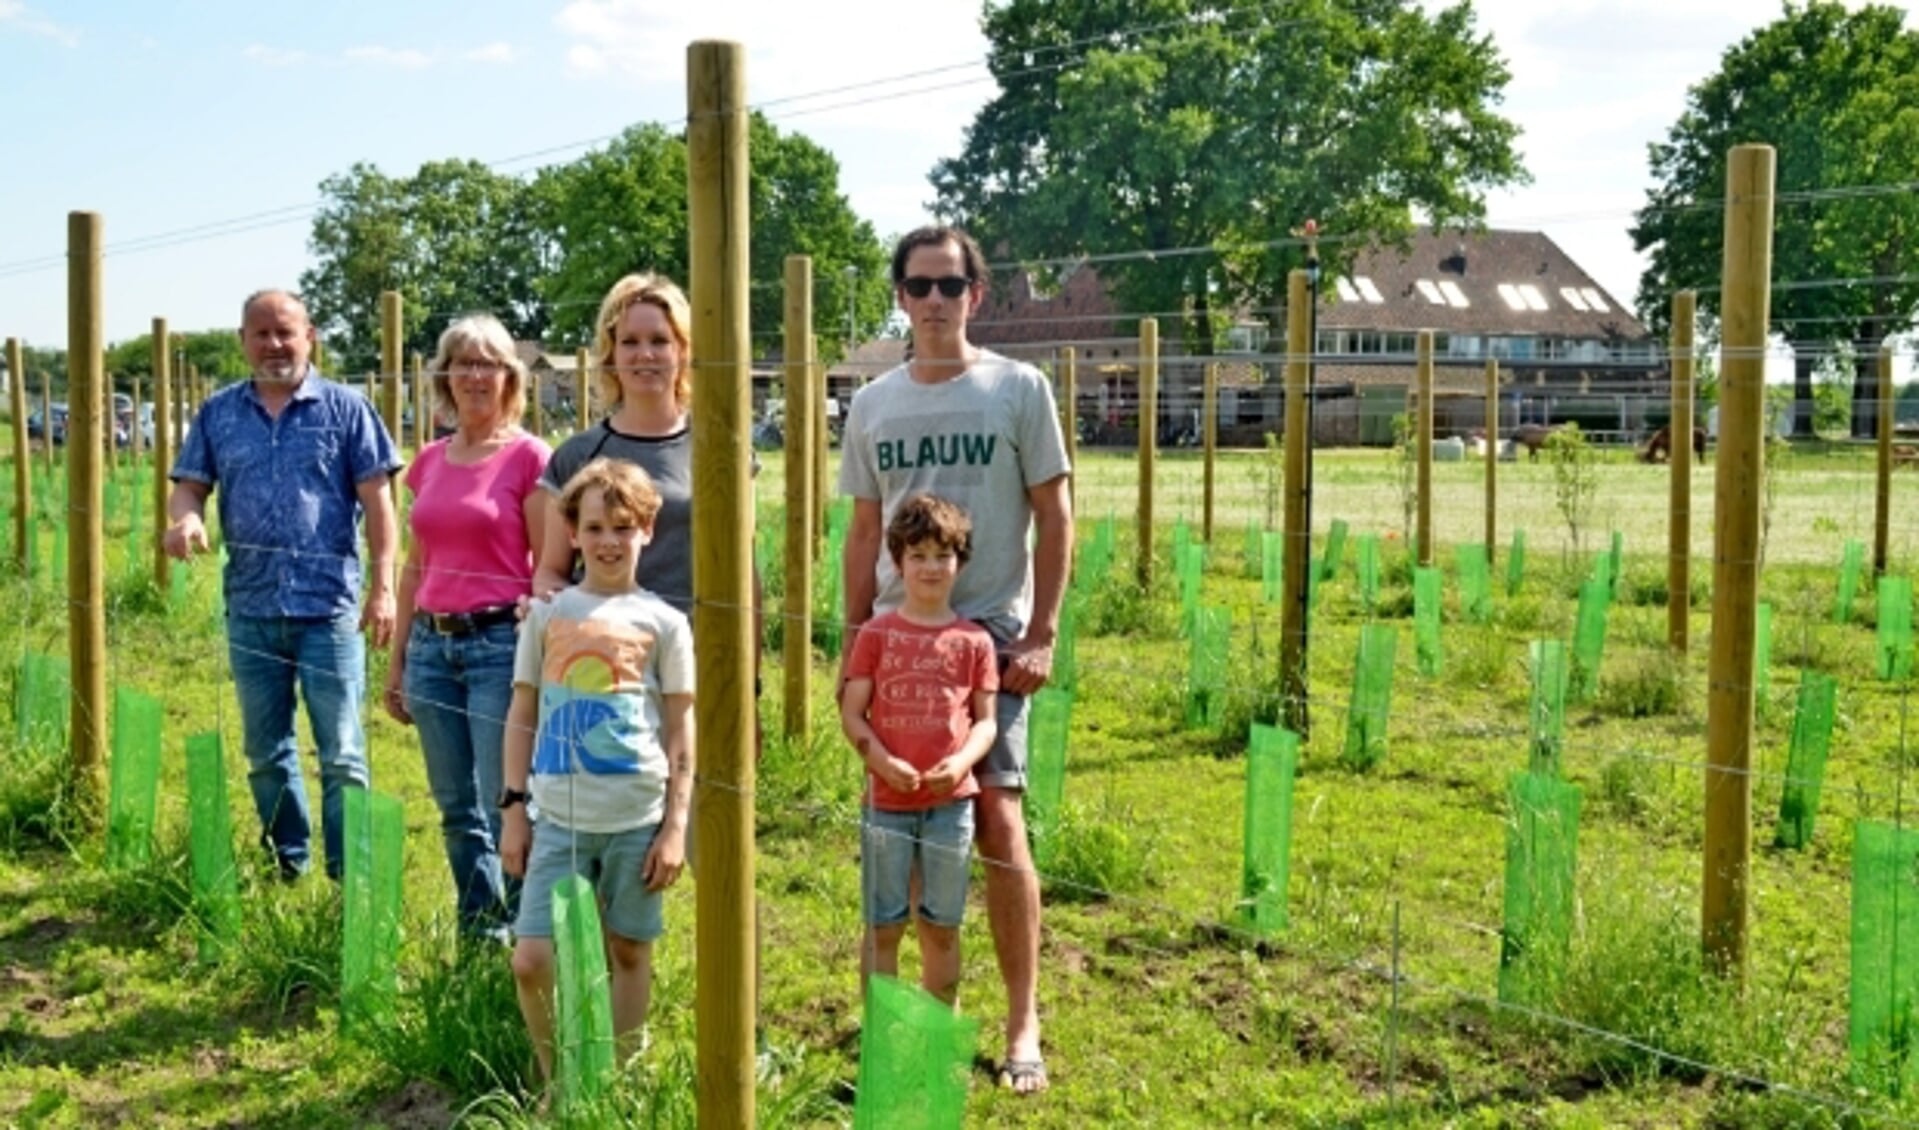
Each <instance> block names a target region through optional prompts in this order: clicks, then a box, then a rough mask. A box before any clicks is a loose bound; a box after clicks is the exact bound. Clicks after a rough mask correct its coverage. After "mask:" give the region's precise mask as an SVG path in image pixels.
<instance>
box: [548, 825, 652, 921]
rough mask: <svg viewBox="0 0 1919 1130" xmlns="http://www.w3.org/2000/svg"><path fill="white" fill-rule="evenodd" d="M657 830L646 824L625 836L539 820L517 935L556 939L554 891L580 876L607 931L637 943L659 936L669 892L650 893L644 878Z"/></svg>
mask: <svg viewBox="0 0 1919 1130" xmlns="http://www.w3.org/2000/svg"><path fill="white" fill-rule="evenodd" d="M659 830H660V826H659V825H658V824H648V825H646V826H645V827H643V828H633V829H631V830H629V831H625V832H576V831H574V830H573V829H571V828H567V827H563V826H561V825H559V824H555V823H552V822H551V821H536V822H535V823H534V825H533V847H532V850H531V851H529V852H528V853H527V861H526V882H525V883H524V884H523V885H522V886H521V888H520V916H519V918H518V919H517V920H515V922H514V923H513V932H514V933H515V934H516V935H518V936H520V937H522V938H550V937H552V936H553V888H554V887H557V886H559V884H560V881H561V880H562V879H565V878H566V877H567V876H568V875H574V874H578V875H584V876H586V879H587V881H588V882H590V883H592V884H593V889H594V890H595V891H596V892H598V894H599V896H600V906H599V910H600V921H601V922H602V923H604V924H605V926H606V928H607V929H608V930H611V931H612V932H613V933H615V934H618V935H619V936H620V937H622V938H626V939H628V940H630V941H635V942H650V941H652V940H653V939H655V938H657V937H659V936H660V935H661V934H662V933H664V932H665V931H666V899H665V892H663V891H649V890H647V889H646V880H645V879H644V878H643V877H642V876H641V874H640V869H641V868H642V867H644V866H645V865H646V853H647V852H648V851H649V850H650V849H651V848H652V847H653V836H654V834H655V833H657V832H658V831H659Z"/></svg>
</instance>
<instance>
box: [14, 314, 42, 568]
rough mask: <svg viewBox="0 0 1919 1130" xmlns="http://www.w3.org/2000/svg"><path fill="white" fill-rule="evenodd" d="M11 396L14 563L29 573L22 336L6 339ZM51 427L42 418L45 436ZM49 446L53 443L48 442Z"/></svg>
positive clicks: (29, 477) (29, 480) (29, 474)
mask: <svg viewBox="0 0 1919 1130" xmlns="http://www.w3.org/2000/svg"><path fill="white" fill-rule="evenodd" d="M7 385H8V398H9V402H10V403H11V404H12V407H13V563H14V567H15V568H17V569H18V570H19V571H20V575H21V576H23V577H24V576H26V575H27V524H28V523H29V522H31V521H32V520H33V464H32V457H31V455H30V452H29V448H28V447H27V359H26V350H24V349H22V348H21V347H20V339H19V338H17V337H10V338H8V339H7ZM51 430H52V429H51V427H50V426H49V421H48V420H47V418H46V417H45V416H42V417H41V418H40V432H41V435H42V437H43V438H49V439H50V438H51V437H48V436H47V433H48V432H50V431H51ZM47 446H49V447H51V446H53V445H52V444H51V443H48V445H47Z"/></svg>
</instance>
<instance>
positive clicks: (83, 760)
mask: <svg viewBox="0 0 1919 1130" xmlns="http://www.w3.org/2000/svg"><path fill="white" fill-rule="evenodd" d="M100 227H101V225H100V215H99V213H97V212H69V213H67V403H68V408H67V411H68V416H67V530H68V536H69V541H68V552H67V609H68V613H67V616H68V628H67V649H68V660H67V661H68V663H69V665H70V667H71V670H72V672H73V697H72V700H71V706H70V711H71V713H70V715H69V719H68V728H67V732H68V734H70V735H71V736H72V758H73V760H72V767H71V776H70V778H69V781H70V785H71V789H72V792H71V797H72V803H73V813H74V819H75V821H76V823H77V825H78V826H79V827H80V828H81V829H84V830H85V831H87V832H89V833H91V832H93V831H95V830H97V829H98V828H99V827H100V824H101V821H102V817H103V816H104V814H105V811H106V795H107V791H106V786H107V775H106V764H107V726H108V720H109V718H110V717H111V716H110V715H109V714H108V713H107V665H106V660H107V616H106V610H107V607H106V583H105V573H104V570H103V569H102V565H103V564H104V563H103V561H102V557H103V556H104V554H105V550H106V536H105V530H104V523H103V521H102V519H103V517H104V514H103V513H102V511H103V509H104V506H105V503H106V498H105V492H104V491H103V490H102V489H101V482H100V473H101V451H102V448H101V437H102V435H103V434H106V433H105V431H104V429H103V427H102V420H101V418H100V391H101V388H102V387H103V386H104V385H105V384H106V367H105V365H104V364H102V360H101V349H102V346H103V341H102V334H101V317H100Z"/></svg>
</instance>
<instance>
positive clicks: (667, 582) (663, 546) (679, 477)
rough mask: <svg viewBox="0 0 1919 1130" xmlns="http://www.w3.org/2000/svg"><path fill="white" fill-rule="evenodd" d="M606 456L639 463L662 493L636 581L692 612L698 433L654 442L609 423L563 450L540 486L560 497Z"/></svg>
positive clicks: (571, 441)
mask: <svg viewBox="0 0 1919 1130" xmlns="http://www.w3.org/2000/svg"><path fill="white" fill-rule="evenodd" d="M601 456H605V457H607V458H608V459H623V460H625V461H626V462H628V463H632V464H635V465H637V466H638V467H639V468H640V470H642V471H645V472H646V473H647V474H648V475H649V476H651V477H652V479H653V485H654V486H655V487H658V488H659V491H660V513H659V517H657V518H655V519H654V520H653V539H652V540H651V541H649V542H647V543H646V548H645V549H643V550H641V551H640V567H639V569H638V570H637V571H636V576H635V580H637V581H638V582H639V586H640V587H641V588H643V589H645V590H646V591H648V592H650V593H652V594H654V595H655V596H657V597H659V598H660V599H661V600H664V601H666V602H667V603H668V604H670V605H672V606H673V607H674V608H677V609H679V610H680V611H681V612H683V613H685V614H687V615H689V616H691V615H692V614H693V432H692V430H691V429H689V428H681V429H680V430H679V431H677V432H674V433H673V434H672V435H669V436H659V437H657V438H649V437H645V436H633V435H627V434H626V433H625V432H616V431H614V430H613V425H612V424H611V423H609V422H607V421H605V420H601V421H600V422H599V423H597V424H595V425H593V426H592V427H590V428H588V429H587V430H585V431H583V432H580V433H578V434H577V435H575V436H573V437H572V438H571V439H569V440H567V441H566V442H565V443H562V444H561V445H560V446H559V449H558V450H557V451H555V452H554V453H553V458H552V459H549V460H548V461H547V464H546V473H545V474H544V475H541V476H540V485H541V486H542V487H544V488H546V489H547V490H550V491H552V492H553V493H554V495H555V496H557V495H558V494H559V493H560V491H561V490H562V489H564V488H565V486H566V481H567V480H568V479H570V478H572V477H573V476H574V475H576V474H578V473H579V471H580V468H582V467H584V466H586V465H587V464H588V463H591V462H592V461H593V460H595V459H597V458H599V457H601Z"/></svg>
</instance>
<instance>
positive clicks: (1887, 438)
mask: <svg viewBox="0 0 1919 1130" xmlns="http://www.w3.org/2000/svg"><path fill="white" fill-rule="evenodd" d="M1893 407H1894V405H1893V402H1892V346H1891V345H1890V344H1888V343H1887V342H1884V341H1882V342H1880V343H1879V411H1878V412H1877V413H1875V414H1874V416H1875V420H1876V422H1877V423H1878V425H1879V469H1878V471H1879V473H1878V479H1877V481H1876V482H1875V483H1874V490H1873V498H1872V572H1873V575H1874V576H1878V577H1883V576H1885V575H1886V543H1887V541H1888V540H1889V538H1888V535H1889V533H1890V531H1891V525H1892V423H1893V420H1892V417H1893Z"/></svg>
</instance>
